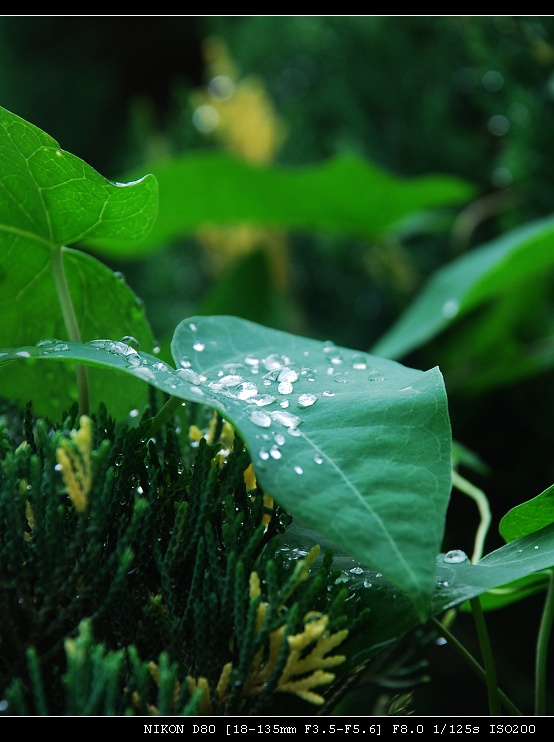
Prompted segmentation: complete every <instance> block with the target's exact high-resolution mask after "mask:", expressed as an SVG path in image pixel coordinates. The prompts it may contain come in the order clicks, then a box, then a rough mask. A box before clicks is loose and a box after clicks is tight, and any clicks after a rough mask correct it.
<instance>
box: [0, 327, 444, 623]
mask: <svg viewBox="0 0 554 742" xmlns="http://www.w3.org/2000/svg"><path fill="white" fill-rule="evenodd" d="M3 353H5V355H3V356H0V362H2V361H6V360H12V359H14V358H23V359H27V360H28V361H32V360H34V359H48V358H52V359H58V360H66V361H71V362H75V361H79V362H80V363H84V364H92V365H99V366H105V367H111V368H113V369H119V370H121V371H124V372H126V374H127V375H128V376H130V377H133V378H135V379H136V378H140V379H143V380H145V381H147V382H148V383H150V384H152V385H154V386H155V387H157V388H159V389H162V390H164V391H165V392H168V393H169V394H172V395H174V396H176V397H179V398H182V399H185V400H191V401H194V402H199V403H203V404H206V405H208V406H210V407H212V408H214V409H216V410H218V411H219V412H220V413H221V414H222V415H223V416H224V417H225V418H226V419H227V420H229V421H230V422H231V423H232V424H233V425H234V427H235V428H236V430H237V431H238V432H239V434H240V436H241V437H242V439H243V440H244V442H245V444H246V446H247V447H248V449H249V451H250V454H251V457H252V460H253V462H254V466H255V470H256V475H257V478H258V481H259V483H260V484H261V486H262V487H263V488H264V489H265V490H266V491H267V492H268V493H270V494H271V495H272V496H273V497H274V498H275V499H276V500H277V501H278V502H279V503H280V504H281V505H282V506H283V507H285V508H286V509H287V510H288V511H289V512H291V513H292V514H293V515H297V516H298V517H299V518H301V519H302V521H303V522H304V523H306V524H307V525H308V526H311V527H313V528H316V529H317V530H319V531H320V532H321V533H323V534H324V535H326V536H327V537H328V538H330V539H332V540H333V541H335V542H336V543H337V544H338V545H339V546H341V547H342V548H344V549H345V550H346V551H347V552H348V553H350V554H351V555H352V556H353V557H355V558H357V559H358V560H360V562H362V563H364V564H365V565H368V566H371V567H372V568H374V569H376V570H379V571H381V572H383V574H384V575H386V577H387V578H388V579H389V580H390V581H391V582H393V583H394V584H396V585H397V586H398V587H399V588H400V589H401V590H403V591H404V592H406V593H407V594H408V595H409V596H410V600H411V601H412V602H413V604H414V608H415V610H416V612H417V614H418V615H419V616H420V617H424V616H425V615H426V611H427V607H428V604H429V601H430V598H431V595H432V592H433V589H434V586H435V557H436V554H437V553H438V551H439V550H440V547H441V542H442V537H443V529H444V519H445V514H446V509H447V505H448V501H449V496H450V487H451V431H450V422H449V417H448V410H447V400H446V394H445V389H444V384H443V379H442V376H441V373H440V372H439V370H438V369H437V368H434V369H431V370H429V371H425V372H424V371H418V370H414V369H410V368H406V367H405V366H402V365H401V364H398V363H396V362H395V361H390V360H386V359H382V358H376V357H374V356H362V355H360V354H359V353H357V352H356V351H353V350H349V349H346V348H340V347H335V346H334V345H333V344H331V343H327V344H326V343H322V342H320V341H316V340H311V339H306V338H301V337H297V336H295V335H290V334H288V333H284V332H279V331H277V330H272V329H268V328H266V327H263V326H261V325H258V324H255V323H252V322H247V321H246V320H241V319H238V318H235V317H225V316H224V317H196V318H192V319H190V320H186V321H184V322H182V323H180V324H179V325H178V327H177V329H176V331H175V334H174V337H173V341H172V354H173V356H174V359H175V366H176V368H175V369H173V368H171V367H169V366H167V365H165V364H163V363H161V362H160V361H159V360H158V359H156V358H155V357H153V356H148V355H146V354H143V353H140V354H139V353H136V351H134V350H133V348H131V347H129V346H126V345H123V344H116V343H111V342H110V341H105V342H102V341H92V342H90V343H87V344H75V343H68V344H66V345H64V346H61V345H60V344H55V343H41V344H40V345H39V347H32V346H28V347H26V348H21V349H19V350H17V351H14V350H11V351H3ZM12 365H13V364H12Z"/></svg>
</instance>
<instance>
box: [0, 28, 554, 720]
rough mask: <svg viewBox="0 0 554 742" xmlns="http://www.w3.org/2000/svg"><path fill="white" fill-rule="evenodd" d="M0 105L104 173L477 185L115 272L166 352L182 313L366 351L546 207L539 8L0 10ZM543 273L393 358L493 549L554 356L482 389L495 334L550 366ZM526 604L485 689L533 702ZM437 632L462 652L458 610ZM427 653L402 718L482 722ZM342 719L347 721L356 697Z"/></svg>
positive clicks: (552, 101) (551, 93) (551, 110)
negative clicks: (372, 174) (434, 403)
mask: <svg viewBox="0 0 554 742" xmlns="http://www.w3.org/2000/svg"><path fill="white" fill-rule="evenodd" d="M0 105H2V106H3V107H5V108H7V109H9V110H11V111H12V112H13V113H16V114H17V115H19V116H21V117H23V118H25V119H27V120H28V121H30V122H31V123H33V124H35V125H37V126H39V127H40V128H41V129H43V130H45V131H46V132H48V133H49V134H50V135H51V136H53V137H54V138H55V139H57V140H58V142H59V143H60V145H61V147H62V148H63V149H65V150H68V151H69V152H71V153H73V154H75V155H77V156H79V157H81V158H82V159H84V160H86V161H87V162H88V163H89V164H90V165H92V166H93V167H94V168H95V169H96V170H98V171H99V172H100V173H101V174H102V175H105V176H106V177H108V178H110V179H114V180H123V179H125V174H126V173H129V172H134V171H137V170H138V171H142V172H144V173H146V172H148V169H149V166H153V164H154V163H158V162H161V161H163V160H164V159H165V158H168V157H171V156H173V155H177V154H182V153H187V152H192V151H198V150H205V149H212V150H213V149H216V150H223V151H226V152H229V153H231V154H233V155H235V156H237V157H239V158H243V159H245V160H246V161H248V162H251V163H259V164H262V165H266V164H275V165H279V166H283V167H285V168H288V167H291V168H294V167H305V166H311V165H318V164H320V163H322V162H325V161H327V160H329V159H332V158H334V157H337V156H341V155H353V156H357V157H361V158H364V159H367V160H368V161H371V162H372V163H374V164H376V165H379V166H380V167H382V168H385V169H386V170H388V171H389V172H391V173H393V174H395V175H398V176H402V177H406V178H409V177H417V176H423V175H429V174H439V173H440V174H449V175H453V176H457V177H460V178H463V179H465V180H467V181H468V182H470V183H471V184H473V185H474V186H475V188H476V193H477V194H478V195H477V197H476V198H475V199H474V200H473V201H472V202H471V203H469V204H461V205H460V208H458V209H452V208H450V209H438V210H436V211H435V212H434V213H431V214H427V215H426V216H425V218H422V219H419V220H414V221H413V222H412V223H408V224H406V225H404V226H403V228H402V229H398V230H396V231H395V233H394V234H391V235H388V236H386V237H383V238H380V239H375V240H368V239H361V238H358V239H355V238H352V237H346V236H341V235H336V234H327V233H321V232H319V233H316V232H313V233H312V232H307V231H304V232H298V233H296V232H285V231H283V230H278V229H266V228H264V229H261V228H255V227H254V226H252V225H240V226H238V227H237V226H234V227H229V228H228V229H221V228H220V229H214V228H211V227H208V226H207V227H206V229H204V230H201V231H200V232H199V233H197V234H194V235H191V236H187V237H183V238H179V239H176V240H171V241H168V244H164V245H160V249H159V251H158V252H156V253H154V254H152V255H150V256H148V257H142V258H141V259H140V260H139V259H135V260H123V259H121V260H120V261H112V262H111V267H112V268H113V269H114V270H117V271H121V272H122V273H123V274H124V275H125V277H126V280H127V282H128V284H129V285H130V286H131V287H132V288H133V290H134V291H135V292H136V293H137V295H138V296H139V297H140V298H141V299H142V300H143V301H144V303H145V306H146V311H147V314H148V318H149V320H150V323H151V325H152V327H153V330H154V332H155V335H156V337H157V339H158V340H159V342H160V344H161V345H162V346H163V345H164V344H167V342H168V340H169V338H170V336H171V333H172V331H173V329H174V327H175V325H176V324H177V323H178V322H179V321H180V320H182V319H183V318H185V317H187V316H190V315H192V314H234V315H238V316H243V317H246V318H248V319H253V320H255V321H258V322H261V323H263V324H266V325H269V326H272V327H276V328H278V329H284V330H288V331H290V332H295V333H298V334H303V335H306V336H309V337H314V338H321V339H332V340H333V341H334V342H336V343H337V344H341V345H346V346H348V347H351V348H356V349H360V350H369V349H371V347H372V345H373V344H374V343H376V342H377V340H378V339H379V338H380V337H381V335H382V334H383V333H384V332H385V331H386V330H387V329H388V328H389V327H390V326H391V325H392V324H393V323H394V321H395V320H396V319H397V318H398V317H399V316H400V314H401V313H402V311H403V310H404V309H405V308H406V307H407V306H409V305H410V303H411V301H412V300H413V299H414V297H415V296H417V294H418V292H419V290H420V289H421V288H422V287H423V286H424V284H425V281H426V279H427V278H428V277H429V276H430V275H431V274H432V273H433V272H434V271H436V270H437V269H438V268H440V267H441V266H443V265H446V264H447V263H448V262H449V261H451V260H454V259H455V258H457V257H458V256H460V255H463V254H465V253H469V252H470V251H471V250H472V249H475V248H476V247H477V246H479V245H481V244H482V243H485V242H487V241H489V240H492V239H494V238H495V237H497V236H499V235H502V234H504V233H505V232H507V231H508V230H510V229H513V228H515V227H517V226H519V225H523V224H526V223H527V222H530V221H532V220H535V219H539V218H541V217H546V216H550V215H551V214H552V213H553V212H554V167H553V164H554V162H553V161H554V18H553V17H550V16H404V17H402V16H394V17H392V16H391V17H388V16H332V17H325V16H89V17H86V16H36V17H32V16H4V17H2V18H0ZM183 208H186V204H184V206H183ZM553 252H554V246H553ZM102 259H103V260H104V262H106V261H105V259H104V258H102ZM551 278H552V277H551V276H550V275H544V276H543V277H542V280H541V281H540V282H537V281H536V280H535V279H534V280H533V281H530V282H528V283H527V284H524V285H523V287H522V290H521V294H520V295H518V296H515V297H512V298H511V300H510V301H509V302H507V303H506V304H503V305H502V308H501V310H499V311H498V312H497V314H496V315H493V317H495V319H494V321H491V320H490V317H489V318H488V320H487V321H488V323H489V326H488V331H487V333H486V334H483V333H481V335H479V336H477V335H476V333H475V327H478V326H479V322H480V321H481V320H480V316H479V314H477V316H473V317H472V318H471V321H468V322H466V321H464V320H462V321H461V322H460V323H459V324H458V325H457V327H456V329H455V330H453V331H451V332H449V333H447V334H446V335H439V336H438V337H436V338H435V339H434V340H432V341H430V342H428V343H427V344H426V345H425V346H423V347H421V348H419V349H417V350H415V351H413V352H412V353H410V354H409V356H407V357H405V358H402V359H400V360H402V361H403V362H404V363H406V365H410V366H413V367H416V368H422V369H426V368H430V367H432V366H436V365H438V366H440V368H441V370H442V372H443V374H444V377H445V382H446V387H447V391H448V393H449V400H450V412H451V419H452V427H453V435H454V438H455V439H456V441H458V442H460V443H461V444H463V445H464V446H466V447H467V448H468V449H470V450H471V451H473V452H474V453H475V454H477V456H478V457H479V458H480V459H481V461H482V462H483V467H482V469H480V470H479V471H473V470H469V471H468V470H466V471H465V474H466V476H468V477H469V478H470V479H471V480H472V481H473V482H474V483H475V484H476V485H477V486H479V487H482V488H483V489H484V490H485V492H486V494H487V496H488V497H489V499H490V502H491V509H492V512H493V527H492V529H491V532H490V536H489V538H488V540H487V549H488V550H492V549H494V548H496V547H498V546H500V545H502V541H501V539H500V537H499V536H497V524H498V521H499V519H500V517H501V516H502V515H503V514H504V513H505V512H506V511H507V510H508V509H509V508H510V507H513V506H514V505H517V504H519V503H520V502H522V501H524V500H527V499H530V498H531V497H534V496H535V495H537V494H539V493H540V492H541V491H542V490H544V489H545V488H546V487H548V486H549V485H550V484H552V482H553V481H554V461H553V457H552V453H551V452H552V450H553V444H554V431H553V426H552V424H551V420H552V417H553V413H554V404H553V403H554V399H553V396H554V395H553V394H552V388H553V387H552V380H553V379H552V371H551V364H552V361H549V362H546V363H545V364H544V365H543V367H542V368H541V370H540V372H537V373H533V374H532V375H528V376H524V377H523V378H521V377H514V378H511V377H510V374H509V373H506V374H505V378H504V379H503V380H502V383H495V384H488V385H487V384H483V383H480V382H479V378H481V377H482V375H483V371H485V372H486V370H487V369H488V368H493V369H494V368H495V364H496V365H500V364H503V363H505V364H509V363H510V361H509V358H508V360H505V355H504V354H505V346H506V338H507V334H506V333H507V332H508V330H507V329H506V328H508V329H509V332H510V333H513V334H514V335H515V340H517V343H518V344H525V343H527V344H533V343H535V344H536V343H542V344H543V346H544V349H543V350H544V353H543V355H544V356H549V353H550V355H553V356H554V354H552V353H551V349H552V348H553V347H554V346H553V343H552V341H551V340H550V337H551V325H552V322H553V321H554V302H553V299H554V297H553V282H552V280H551ZM507 316H508V319H506V317H507ZM484 321H485V320H483V322H484ZM0 322H1V318H0ZM477 337H478V338H479V339H478V341H477V339H476V338H477ZM483 338H486V339H485V340H484V339H483ZM510 338H511V339H514V338H513V337H512V335H510ZM515 340H514V342H515ZM476 342H478V343H479V344H480V347H479V349H478V351H476V348H475V343H476ZM519 347H520V345H518V346H517V348H519ZM541 347H542V346H541ZM477 525H478V520H477V513H476V510H475V506H474V504H473V503H472V502H471V501H470V500H469V498H467V497H464V496H463V495H461V494H459V493H455V494H454V496H453V499H452V504H451V507H450V510H449V517H448V523H447V532H446V537H445V547H444V548H445V550H447V549H450V548H462V549H464V550H466V551H467V552H468V553H471V551H472V544H473V537H474V533H475V529H476V527H477ZM541 608H542V602H541V598H540V596H536V597H534V598H530V599H528V600H527V601H525V602H524V603H522V604H518V605H515V606H513V607H510V608H507V609H505V610H504V611H502V612H497V613H492V614H490V615H489V616H488V621H489V625H490V630H491V634H492V637H493V646H494V648H495V649H496V651H497V655H498V657H499V677H500V682H501V684H502V685H503V686H504V688H505V689H506V691H508V692H509V690H510V687H515V688H518V693H521V688H522V687H527V686H528V687H529V699H531V695H532V690H533V689H532V678H533V665H532V662H533V653H534V646H533V644H532V642H533V641H534V636H535V629H536V627H537V621H538V619H539V616H540V611H541ZM455 628H456V630H457V631H459V632H460V634H461V636H462V638H463V639H464V641H467V642H468V643H469V644H470V646H472V647H473V648H474V649H476V650H477V647H476V644H475V640H474V638H473V631H472V625H471V621H470V619H469V618H467V617H463V616H462V617H460V618H459V620H458V622H457V623H456V626H455ZM426 659H428V660H429V661H430V663H431V664H430V670H429V674H430V681H429V682H428V683H426V684H423V685H421V686H419V687H418V689H417V695H416V698H417V701H416V704H415V707H416V710H417V713H418V714H425V713H426V708H436V707H437V697H440V699H441V707H442V708H443V709H444V714H445V715H464V714H472V715H473V714H479V713H482V714H484V715H486V714H487V706H486V696H485V693H484V691H483V689H482V687H481V686H480V685H479V684H478V681H477V680H474V679H473V676H472V675H470V673H469V672H468V671H466V670H465V669H464V667H463V666H462V665H461V664H460V663H459V662H458V661H454V656H453V654H452V652H451V651H450V650H449V648H448V647H444V646H435V645H433V646H432V647H430V648H427V650H426ZM529 703H530V704H531V703H532V702H531V700H529ZM351 708H352V712H353V713H361V714H364V713H365V710H364V699H363V687H362V689H361V691H360V692H358V693H357V694H355V696H354V695H353V698H352V704H351ZM530 708H532V706H530Z"/></svg>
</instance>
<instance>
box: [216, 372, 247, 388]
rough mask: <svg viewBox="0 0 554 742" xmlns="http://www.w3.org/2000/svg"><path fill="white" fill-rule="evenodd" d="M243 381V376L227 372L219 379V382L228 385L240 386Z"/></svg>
mask: <svg viewBox="0 0 554 742" xmlns="http://www.w3.org/2000/svg"><path fill="white" fill-rule="evenodd" d="M243 381H244V379H243V378H242V376H238V375H237V374H227V375H226V376H222V377H221V378H220V379H219V383H220V384H221V385H222V386H226V387H233V386H238V384H240V383H241V382H243Z"/></svg>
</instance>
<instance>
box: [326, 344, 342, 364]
mask: <svg viewBox="0 0 554 742" xmlns="http://www.w3.org/2000/svg"><path fill="white" fill-rule="evenodd" d="M323 352H324V353H325V355H326V356H327V359H328V361H329V363H332V364H333V366H339V365H340V364H341V363H342V354H341V352H340V350H339V349H338V348H337V346H336V345H335V344H334V343H333V342H332V341H331V340H327V341H326V342H325V343H324V344H323Z"/></svg>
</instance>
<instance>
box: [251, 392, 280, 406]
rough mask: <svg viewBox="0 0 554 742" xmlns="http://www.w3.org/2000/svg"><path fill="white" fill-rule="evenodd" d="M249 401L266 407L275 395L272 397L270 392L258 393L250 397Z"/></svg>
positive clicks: (273, 399)
mask: <svg viewBox="0 0 554 742" xmlns="http://www.w3.org/2000/svg"><path fill="white" fill-rule="evenodd" d="M250 402H251V403H252V404H255V405H257V406H258V407H267V405H268V404H272V403H273V402H275V397H272V396H271V394H259V395H254V396H253V397H250Z"/></svg>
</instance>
